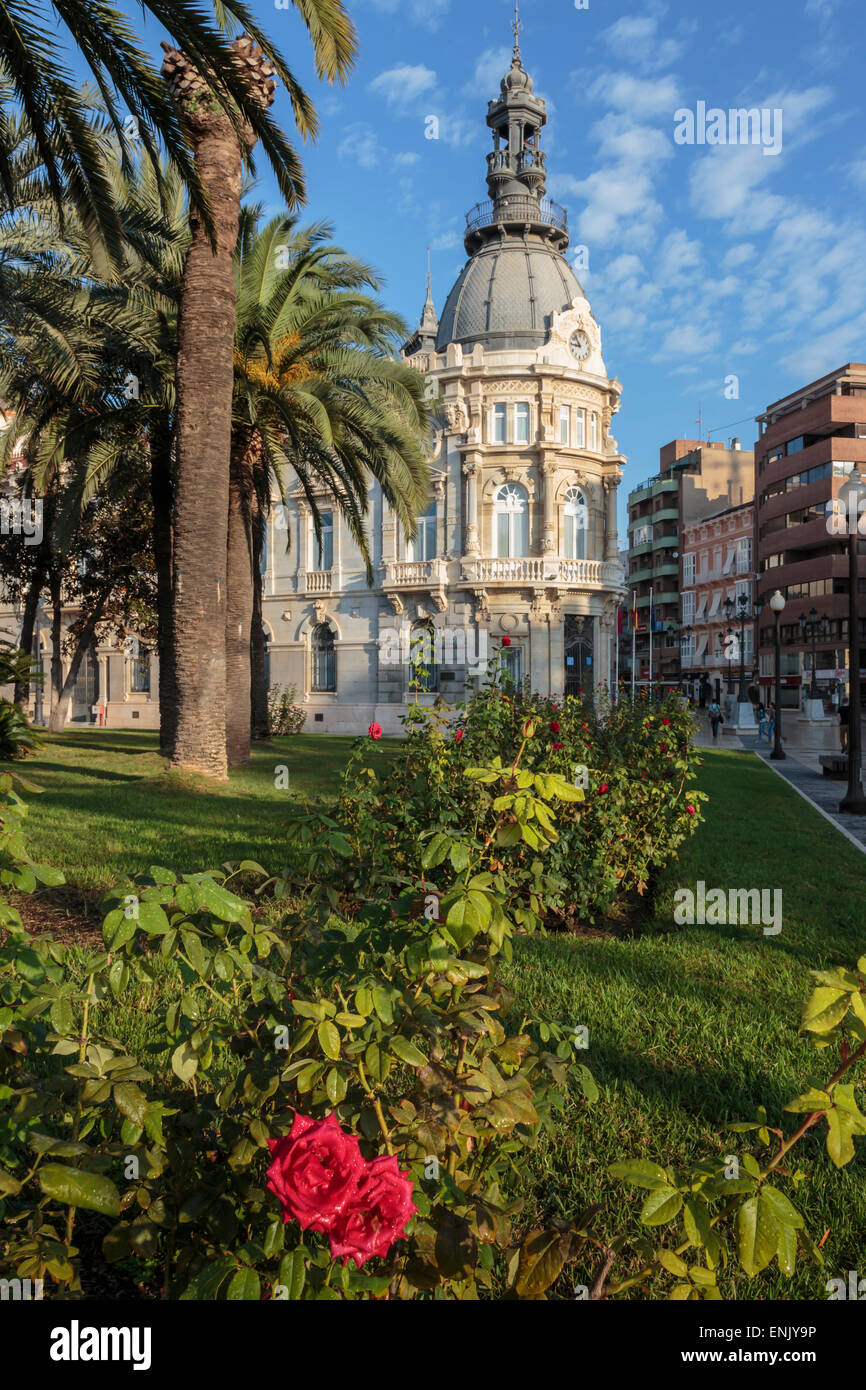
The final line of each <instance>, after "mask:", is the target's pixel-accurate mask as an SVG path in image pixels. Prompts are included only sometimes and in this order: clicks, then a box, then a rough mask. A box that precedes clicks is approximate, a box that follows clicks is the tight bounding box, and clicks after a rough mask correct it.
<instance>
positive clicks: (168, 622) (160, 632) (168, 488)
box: [150, 414, 177, 757]
mask: <svg viewBox="0 0 866 1390" xmlns="http://www.w3.org/2000/svg"><path fill="white" fill-rule="evenodd" d="M171 444H172V431H171V422H170V420H169V418H168V415H167V414H166V415H165V416H163V417H162V419H160V420H159V421H158V423H157V424H156V425H155V426H154V429H153V432H152V434H151V440H150V496H151V502H152V504H153V555H154V564H155V566H156V633H157V635H156V650H157V655H158V657H159V751H160V753H163V754H164V755H165V756H166V757H171V755H172V753H173V752H174V740H175V734H176V731H177V682H176V680H175V665H174V648H173V635H174V634H173V632H172V588H171V581H172V573H171V564H172V527H171V509H172V491H173V489H172V478H171Z"/></svg>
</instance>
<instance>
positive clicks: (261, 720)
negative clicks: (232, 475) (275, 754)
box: [250, 491, 271, 739]
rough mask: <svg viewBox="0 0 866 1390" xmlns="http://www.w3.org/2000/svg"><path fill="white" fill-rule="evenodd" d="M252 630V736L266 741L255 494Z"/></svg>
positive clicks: (260, 528)
mask: <svg viewBox="0 0 866 1390" xmlns="http://www.w3.org/2000/svg"><path fill="white" fill-rule="evenodd" d="M252 514H253V515H252V521H253V627H252V640H251V644H250V645H251V661H252V671H251V687H252V688H251V690H250V710H251V714H252V730H251V732H252V736H253V738H254V739H266V738H270V733H271V729H270V717H269V714H268V686H267V681H266V680H265V624H264V619H263V617H262V558H263V553H264V543H265V518H264V516H263V514H262V509H261V507H260V505H259V498H258V493H257V492H255V491H254V492H253V506H252Z"/></svg>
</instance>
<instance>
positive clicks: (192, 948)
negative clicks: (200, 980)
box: [180, 931, 207, 976]
mask: <svg viewBox="0 0 866 1390" xmlns="http://www.w3.org/2000/svg"><path fill="white" fill-rule="evenodd" d="M180 936H181V940H182V941H183V947H184V950H185V951H186V954H187V956H188V958H189V963H190V965H191V966H192V968H193V970H194V971H195V973H196V974H197V975H202V976H204V975H206V974H207V956H206V955H205V949H204V947H203V946H202V943H201V937H200V936H197V935H196V933H195V932H193V931H181V934H180Z"/></svg>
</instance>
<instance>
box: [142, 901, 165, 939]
mask: <svg viewBox="0 0 866 1390" xmlns="http://www.w3.org/2000/svg"><path fill="white" fill-rule="evenodd" d="M135 921H136V922H137V923H138V926H140V927H141V928H142V930H143V931H146V932H147V934H148V935H149V936H163V935H164V934H165V933H166V932H167V931H168V918H167V917H166V915H165V913H164V912H163V910H162V908H161V907H160V905H159V903H151V902H144V901H142V902H139V904H138V917H137V918H135Z"/></svg>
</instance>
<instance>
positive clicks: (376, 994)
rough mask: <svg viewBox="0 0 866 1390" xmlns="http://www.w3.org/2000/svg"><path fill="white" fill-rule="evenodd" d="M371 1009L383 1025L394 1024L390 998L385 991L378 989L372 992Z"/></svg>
mask: <svg viewBox="0 0 866 1390" xmlns="http://www.w3.org/2000/svg"><path fill="white" fill-rule="evenodd" d="M373 1007H374V1008H375V1010H376V1013H377V1014H378V1016H379V1018H380V1019H381V1020H382V1022H383V1023H393V1022H394V1012H393V1010H392V1008H391V996H390V995H389V994H388V992H387V990H384V989H379V988H378V987H377V988H376V989H374V990H373Z"/></svg>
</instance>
